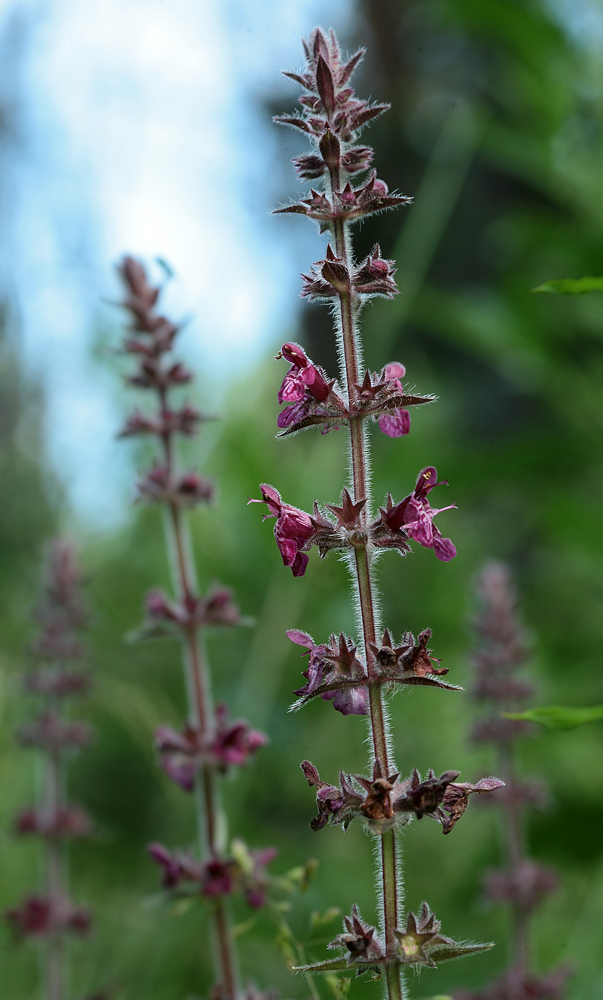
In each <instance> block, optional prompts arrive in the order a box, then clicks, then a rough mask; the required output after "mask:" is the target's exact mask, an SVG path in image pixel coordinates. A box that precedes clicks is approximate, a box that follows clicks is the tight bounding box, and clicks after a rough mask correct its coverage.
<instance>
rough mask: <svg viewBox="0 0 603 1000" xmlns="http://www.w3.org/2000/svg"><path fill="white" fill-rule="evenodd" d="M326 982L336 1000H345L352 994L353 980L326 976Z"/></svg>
mask: <svg viewBox="0 0 603 1000" xmlns="http://www.w3.org/2000/svg"><path fill="white" fill-rule="evenodd" d="M326 982H327V986H328V987H329V990H330V991H331V994H332V995H333V997H334V998H335V1000H345V998H346V997H347V995H348V993H349V992H350V986H351V985H352V980H351V979H347V978H346V977H345V976H333V975H329V976H326Z"/></svg>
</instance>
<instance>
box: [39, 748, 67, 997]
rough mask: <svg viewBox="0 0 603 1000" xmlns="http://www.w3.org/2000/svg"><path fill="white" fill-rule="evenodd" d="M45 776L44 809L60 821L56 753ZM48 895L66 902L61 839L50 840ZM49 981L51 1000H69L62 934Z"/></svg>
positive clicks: (49, 962)
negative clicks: (66, 995) (66, 990)
mask: <svg viewBox="0 0 603 1000" xmlns="http://www.w3.org/2000/svg"><path fill="white" fill-rule="evenodd" d="M45 772H46V773H45V775H44V785H45V788H44V806H45V810H46V812H47V814H48V816H49V817H53V818H54V817H56V816H58V814H59V811H60V808H61V778H62V768H61V758H60V752H59V751H58V750H56V749H54V750H49V751H48V753H47V756H46V768H45ZM46 891H47V895H48V899H49V900H51V902H53V903H55V904H60V903H61V901H62V900H63V899H65V897H66V895H67V893H66V886H65V872H64V858H63V845H62V844H61V842H60V840H59V838H58V837H48V838H47V840H46ZM45 980H46V995H47V1000H65V957H64V950H63V942H62V940H61V934H60V932H59V931H55V932H54V933H52V934H51V935H50V936H49V938H48V942H47V946H46V953H45Z"/></svg>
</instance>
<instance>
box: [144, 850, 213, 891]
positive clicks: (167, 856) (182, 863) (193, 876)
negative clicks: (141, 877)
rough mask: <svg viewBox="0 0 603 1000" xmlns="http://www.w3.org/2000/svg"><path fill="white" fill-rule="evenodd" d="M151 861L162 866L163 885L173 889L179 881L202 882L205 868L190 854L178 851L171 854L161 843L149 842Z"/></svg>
mask: <svg viewBox="0 0 603 1000" xmlns="http://www.w3.org/2000/svg"><path fill="white" fill-rule="evenodd" d="M147 850H148V852H149V854H150V855H151V857H152V859H153V861H155V862H156V863H157V864H158V865H159V866H160V867H161V868H163V886H164V888H165V889H174V888H175V887H176V886H177V885H178V884H179V883H180V882H182V881H187V882H202V881H203V879H204V878H205V868H204V866H203V865H201V864H200V863H199V862H198V861H195V859H194V858H191V857H190V855H188V854H184V853H181V852H178V853H177V854H172V852H171V851H168V849H167V847H164V846H163V844H157V843H154V844H149V845H148V847H147Z"/></svg>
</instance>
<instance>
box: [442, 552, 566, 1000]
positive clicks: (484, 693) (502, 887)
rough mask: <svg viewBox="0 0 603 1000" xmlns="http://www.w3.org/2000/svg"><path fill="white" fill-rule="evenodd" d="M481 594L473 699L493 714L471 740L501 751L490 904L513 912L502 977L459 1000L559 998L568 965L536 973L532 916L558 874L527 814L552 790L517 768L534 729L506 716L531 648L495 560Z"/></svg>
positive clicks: (519, 695)
mask: <svg viewBox="0 0 603 1000" xmlns="http://www.w3.org/2000/svg"><path fill="white" fill-rule="evenodd" d="M476 597H477V613H476V615H475V617H474V619H473V631H474V633H475V649H474V652H473V667H474V678H475V679H474V683H473V689H472V695H473V698H474V699H475V700H476V701H477V702H478V703H479V704H480V705H481V706H483V707H484V708H485V709H486V713H487V714H484V715H483V716H482V717H481V718H480V719H479V721H478V722H476V724H475V726H474V727H473V731H472V733H471V737H472V739H473V741H474V742H476V743H491V744H492V745H493V746H494V747H495V748H496V750H497V757H498V760H497V765H496V766H497V768H500V771H501V774H503V775H504V777H505V788H504V789H503V790H502V791H501V794H500V795H498V796H496V803H497V805H498V806H499V807H500V809H501V811H502V814H503V823H502V824H501V832H502V840H503V843H504V850H505V855H506V857H505V866H504V867H503V868H500V869H493V870H491V871H489V872H487V874H486V877H485V879H484V889H485V895H486V898H487V899H488V900H489V901H490V902H491V903H498V904H506V905H507V906H508V907H509V909H510V915H511V921H510V948H509V960H508V967H507V969H506V971H505V972H504V973H503V974H502V976H500V977H499V978H498V979H497V980H496V981H495V982H494V983H492V984H490V985H489V986H485V987H482V989H479V990H475V991H473V990H469V991H467V990H460V991H459V992H457V993H455V1000H561V998H562V997H563V996H564V995H565V983H566V980H567V977H568V974H569V969H568V968H567V966H560V967H559V968H557V969H554V970H553V971H552V972H548V973H546V974H545V975H538V974H536V973H535V972H534V970H533V965H534V959H533V955H532V950H533V949H532V942H531V937H532V935H531V927H530V924H531V919H532V916H533V914H534V912H535V911H536V909H537V908H538V906H539V905H540V904H541V903H542V901H543V900H544V899H545V898H546V897H547V896H548V894H549V893H550V892H552V891H553V890H554V889H555V888H556V886H557V876H556V874H555V872H553V871H551V870H550V869H548V868H543V867H542V865H539V864H537V863H536V862H535V861H534V860H533V859H532V858H531V857H530V853H529V847H528V842H527V836H526V829H525V826H526V824H525V819H526V816H525V813H526V809H527V808H529V807H530V806H532V807H534V806H535V807H542V805H543V799H544V801H545V802H546V790H545V789H543V787H542V786H541V785H540V784H539V783H537V782H534V781H526V780H522V778H521V774H520V771H519V766H518V764H519V762H518V760H517V756H518V755H517V743H518V741H519V740H520V739H521V738H522V737H525V736H528V735H530V730H531V726H530V723H529V722H527V721H526V720H525V719H522V718H521V717H520V718H519V719H517V718H512V717H511V718H509V717H507V718H505V717H504V715H506V714H507V713H509V712H510V710H512V709H517V708H518V706H519V705H520V704H521V703H522V702H525V700H526V698H529V697H530V695H531V694H532V691H533V688H532V686H531V684H529V683H527V682H526V680H525V679H524V678H523V677H522V676H521V673H520V671H521V669H522V668H523V667H524V666H525V664H526V661H527V660H528V659H529V647H528V644H527V642H526V634H525V631H524V629H523V628H522V626H521V624H520V622H519V619H518V615H517V611H516V598H515V593H514V590H513V586H512V582H511V575H510V572H509V570H508V569H507V567H506V566H503V565H502V564H501V563H495V562H492V563H489V564H488V565H487V566H485V567H484V569H483V571H482V573H481V574H480V577H479V579H478V581H477V588H476ZM501 713H502V714H501Z"/></svg>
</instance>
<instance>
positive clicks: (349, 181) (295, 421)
mask: <svg viewBox="0 0 603 1000" xmlns="http://www.w3.org/2000/svg"><path fill="white" fill-rule="evenodd" d="M304 51H305V56H306V65H305V68H304V70H303V71H302V72H301V73H286V74H285V75H286V76H288V77H290V78H291V79H293V80H294V81H295V82H296V83H298V84H299V85H300V86H301V87H302V88H303V91H304V93H303V95H302V96H301V97H300V103H301V105H302V113H301V114H300V115H294V116H287V115H282V116H278V117H277V118H276V119H275V121H276V122H277V123H278V124H282V125H287V126H290V127H292V128H295V129H298V130H300V131H302V132H303V133H304V134H305V135H306V136H307V137H308V138H309V140H310V142H311V144H312V149H311V151H310V152H309V153H307V154H304V155H302V156H298V157H296V158H295V160H294V164H295V167H296V169H297V171H298V174H299V175H300V177H301V178H302V179H303V180H310V181H312V182H318V183H317V185H316V187H312V188H311V189H310V192H309V194H308V196H307V197H304V198H301V199H300V200H299V201H297V202H294V203H292V204H290V205H287V206H284V207H282V208H280V209H278V210H277V212H279V213H293V214H298V215H304V216H306V217H307V218H309V219H311V220H313V221H314V222H316V223H317V224H318V226H319V229H320V232H321V233H324V232H326V233H327V234H328V244H327V248H326V253H325V256H324V258H323V259H322V260H320V261H318V262H317V263H316V264H314V265H313V266H312V270H311V273H310V274H307V275H303V276H302V278H303V282H304V285H303V290H302V295H303V296H304V297H306V298H308V299H310V300H314V301H319V302H324V303H327V304H329V305H331V307H332V311H333V314H334V316H335V320H336V322H335V334H336V337H337V339H338V346H339V357H340V372H339V378H338V379H335V378H329V376H328V375H327V373H326V372H325V371H324V370H323V369H322V368H321V367H320V366H318V365H315V364H314V363H313V362H312V361H311V359H310V358H308V357H307V356H306V354H305V351H304V350H303V348H302V347H300V346H299V345H298V344H292V343H288V344H285V345H283V347H282V349H281V353H280V355H279V357H282V358H284V359H285V360H286V361H287V362H288V363H289V365H290V368H289V371H288V372H287V374H286V376H285V379H284V381H283V384H282V386H281V389H280V391H279V403H284V404H285V409H284V410H282V411H281V413H280V415H279V417H278V426H279V428H280V435H279V436H280V437H287V436H289V435H291V434H294V433H296V432H298V431H301V430H306V429H307V428H310V427H318V428H319V429H320V430H321V432H322V433H327V432H329V431H335V430H340V429H342V428H345V429H346V431H347V432H348V433H349V436H350V437H349V440H350V449H349V456H350V461H349V488H344V489H343V491H342V496H341V502H340V504H337V505H335V504H323V505H319V503H318V502H315V504H314V510H313V513H312V514H308V513H306V512H305V511H303V510H300V509H299V508H297V507H293V506H292V505H291V504H288V503H285V502H283V500H282V498H281V496H280V494H279V492H278V491H277V490H276V489H275V488H274V487H273V486H270V485H268V484H262V486H261V492H262V497H261V500H259V501H252V502H259V503H264V504H265V505H266V507H267V514H266V515H265V517H267V518H275V525H274V533H275V537H276V542H277V545H278V548H279V551H280V553H281V556H282V558H283V562H284V564H285V566H289V567H290V568H291V570H292V572H293V575H294V576H298V577H299V576H303V575H304V573H305V571H306V567H307V564H308V559H309V557H308V555H307V553H308V551H309V550H310V549H311V548H312V547H313V546H317V547H318V549H319V552H320V555H321V557H324V556H326V555H327V554H328V552H330V551H331V550H337V551H343V552H344V553H345V554H346V557H347V559H348V562H349V565H350V568H351V570H352V576H353V580H354V590H355V595H354V596H355V597H356V598H357V606H358V608H359V621H358V626H359V631H360V633H361V636H360V639H359V641H358V643H354V642H353V641H352V640H351V639H350V638H348V637H347V636H345V635H344V634H343V633H340V634H339V636H337V634H336V633H333V634H332V635H331V636H330V638H329V639H328V641H327V642H325V643H318V644H317V643H315V641H314V639H313V638H312V636H310V635H308V634H307V633H305V632H301V631H299V630H297V629H292V630H290V631H289V632H288V633H287V634H288V636H289V638H290V639H291V640H292V641H293V642H294V643H296V644H297V645H300V646H302V647H305V653H304V654H303V655H307V656H309V660H308V667H307V669H306V670H304V671H303V676H304V678H305V679H306V684H305V685H304V686H303V687H302V688H300V689H298V690H297V691H296V692H295V693H296V695H298V696H299V700H298V701H297V702H296V704H295V705H294V706H293V707H294V708H295V709H297V708H300V707H301V706H302V705H304V704H306V703H307V702H308V701H310V700H311V699H312V698H315V697H320V698H322V699H323V700H325V701H332V703H333V707H334V708H335V709H336V710H337V711H339V712H341V713H342V714H343V715H368V720H369V725H370V744H371V748H372V754H371V759H370V761H369V771H370V777H366V776H363V775H349V774H346V773H345V772H344V771H341V772H340V774H339V784H338V785H330V784H329V783H327V782H326V781H323V780H322V779H321V778H320V774H319V772H318V770H317V768H316V767H315V766H314V764H312V763H310V762H309V761H304V762H303V763H302V765H301V766H302V770H303V773H304V775H305V777H306V780H307V781H308V784H310V785H312V786H314V787H315V789H316V802H317V808H318V815H317V816H316V817H315V818H314V819H313V820H312V823H311V826H312V828H313V829H314V830H319V829H322V828H323V827H324V826H326V825H341V826H342V827H343V828H344V829H345V828H346V827H347V825H348V824H349V823H350V822H351V821H352V820H353V819H355V818H360V819H362V820H363V822H364V823H365V825H366V826H367V828H368V831H369V832H370V833H371V834H372V835H373V836H375V837H378V838H379V842H380V843H379V847H380V849H379V851H378V856H379V859H380V864H379V872H378V880H377V885H376V895H377V897H378V898H380V899H381V900H382V905H381V914H380V918H381V919H380V926H379V929H378V930H377V928H376V927H374V926H371V925H369V924H366V923H364V921H363V920H362V918H361V917H360V914H359V912H358V909H357V907H355V906H354V907H352V913H351V915H350V916H349V917H346V918H345V920H344V933H343V934H341V935H339V936H338V937H337V938H335V940H334V941H333V942H331V945H330V947H332V948H334V949H336V950H338V951H339V952H340V957H339V958H336V959H329V960H326V961H324V962H318V963H314V964H312V965H307V966H304V967H303V968H302V969H300V971H302V972H306V973H307V972H312V973H314V972H325V973H329V972H333V971H338V970H341V971H352V972H356V973H357V974H361V973H362V972H364V971H367V970H369V969H371V970H373V971H374V972H377V973H379V974H380V975H381V976H382V979H383V981H384V982H385V984H386V988H387V995H388V997H389V1000H404V998H405V997H406V996H407V993H406V988H405V985H404V971H405V969H406V968H407V967H409V966H410V967H411V968H414V969H418V968H420V967H421V966H425V965H427V966H434V965H436V964H437V963H438V962H440V961H446V960H448V959H451V958H458V957H460V956H462V955H465V954H469V953H472V952H474V951H479V950H482V949H483V948H487V947H490V945H469V944H462V943H459V942H455V941H453V940H452V939H451V938H448V937H446V936H444V935H443V934H442V933H441V931H440V923H439V921H438V920H437V919H436V917H435V915H434V914H433V913H432V912H431V910H430V909H429V907H428V906H427V904H425V903H424V904H423V906H422V907H421V909H420V911H419V914H418V915H416V914H414V913H412V912H411V913H408V914H407V915H406V918H405V919H403V917H402V913H401V905H402V900H403V884H402V874H401V866H400V865H399V864H398V863H397V861H398V852H399V850H400V847H399V841H400V837H401V831H402V828H403V827H404V825H406V824H407V823H408V822H409V821H410V819H412V818H413V817H416V818H417V819H421V818H422V817H423V816H424V815H429V816H431V817H432V818H433V819H435V820H437V821H438V822H440V823H441V824H442V826H443V830H444V833H449V832H450V830H452V828H453V827H454V825H455V824H456V822H457V821H458V819H460V817H461V816H462V814H463V813H464V811H465V809H466V806H467V803H468V800H469V796H470V795H471V794H473V793H478V794H482V793H484V792H491V791H494V790H495V789H496V788H499V787H500V786H501V785H502V784H503V783H502V782H501V781H500V780H499V779H497V778H484V779H482V780H481V781H479V782H477V783H476V784H469V783H464V782H458V781H457V780H456V779H457V778H458V777H459V772H458V771H447V772H445V773H444V774H443V775H441V776H440V777H439V778H437V777H436V775H435V773H434V772H433V771H431V772H430V773H429V775H427V776H426V777H425V778H423V779H422V778H421V775H420V774H419V772H418V771H417V770H416V769H414V770H413V771H411V773H410V775H409V777H408V778H405V779H401V778H400V772H399V771H398V770H396V765H395V764H394V761H393V748H392V746H391V740H390V733H389V727H388V721H387V712H386V707H385V700H386V698H387V697H389V695H390V694H391V692H393V691H395V690H397V689H398V688H399V687H400V686H401V685H424V686H428V687H437V688H440V689H447V690H458V688H455V687H454V685H451V684H448V683H446V682H444V681H443V680H442V676H443V675H445V674H446V673H447V672H448V671H447V670H446V669H444V668H441V667H440V666H439V661H438V660H436V659H435V658H434V657H433V656H432V655H431V651H430V650H429V649H428V647H427V643H428V641H429V639H430V636H431V631H430V630H429V629H425V630H424V631H423V632H422V633H420V635H419V636H418V638H417V639H415V637H414V635H413V634H412V633H411V632H409V631H406V632H404V633H403V635H402V638H401V640H400V642H399V643H398V644H397V643H396V642H395V641H394V640H393V638H392V634H391V632H390V631H389V630H388V629H385V630H384V631H383V629H382V625H381V623H380V622H379V621H378V620H377V616H376V611H375V609H376V608H377V607H378V606H379V595H378V593H377V589H376V583H375V579H374V575H373V566H374V563H375V559H376V558H377V556H378V555H380V554H381V553H382V552H383V551H384V550H385V549H395V550H396V551H398V552H399V553H400V554H401V555H402V556H406V554H407V553H408V552H410V551H411V544H410V543H411V541H412V540H414V541H416V542H418V543H419V544H420V545H422V546H424V547H426V548H431V549H433V550H434V553H435V555H436V556H437V558H438V559H440V560H441V561H443V562H448V561H449V560H450V559H452V558H454V556H455V555H456V549H455V547H454V545H453V543H452V542H451V540H450V539H449V538H444V537H443V536H442V534H441V532H440V530H439V528H438V527H437V526H436V525H435V524H434V517H435V516H436V514H439V513H440V511H438V510H437V509H433V508H432V507H431V505H430V502H429V494H430V493H431V491H432V490H433V489H435V488H436V486H439V485H443V484H441V483H438V480H437V472H436V469H435V468H434V467H433V466H427V467H426V468H425V469H423V470H422V471H421V472H420V473H419V476H418V478H417V481H416V484H415V487H414V489H413V490H412V492H411V493H410V494H409V495H408V496H406V497H405V498H404V499H403V500H401V501H399V502H397V503H395V502H394V500H393V497H392V496H391V494H390V495H388V496H387V497H386V499H385V502H384V505H383V506H382V507H380V508H379V512H378V514H376V512H375V511H373V510H372V509H371V499H370V474H369V470H370V454H369V450H370V437H369V433H368V426H367V425H368V423H369V422H376V423H377V424H378V426H379V429H380V430H381V432H382V433H384V434H386V435H387V436H388V437H390V438H399V437H403V436H404V435H406V434H408V433H409V431H410V414H409V409H408V408H409V407H413V406H421V405H423V404H425V403H428V402H431V401H432V400H433V399H434V397H433V396H432V395H417V394H415V393H410V392H409V391H407V390H406V389H405V388H404V386H403V384H402V381H401V379H402V378H403V377H404V375H405V369H404V366H403V365H402V364H400V363H399V362H390V363H389V364H386V365H385V366H384V367H383V368H382V369H381V371H380V372H371V371H368V370H365V369H363V366H362V342H361V337H360V330H359V322H358V321H359V317H360V314H361V311H362V308H363V306H364V304H365V303H366V302H367V301H369V300H370V299H371V298H372V297H374V296H382V297H385V298H392V297H393V295H395V294H396V293H397V288H396V284H395V280H394V275H395V267H394V263H393V261H389V260H386V259H384V258H383V257H382V255H381V250H380V248H379V246H378V245H377V246H375V247H374V249H373V250H372V252H371V254H370V255H369V256H368V257H367V258H366V259H365V260H363V261H356V259H355V257H354V253H353V247H352V240H351V227H352V225H353V224H354V223H356V222H358V221H360V220H361V219H363V218H365V217H367V216H369V215H373V214H376V213H378V212H381V211H383V210H386V209H393V208H398V207H401V206H404V205H408V204H409V203H410V201H411V199H410V198H408V197H406V196H404V195H399V194H390V192H389V191H388V188H387V185H386V184H385V183H384V182H383V181H381V180H380V179H378V177H377V174H376V172H375V171H374V170H373V171H372V172H370V174H369V176H368V180H366V179H365V180H364V181H363V182H360V183H359V182H358V175H362V174H363V173H364V174H366V172H367V171H368V170H369V168H370V164H371V160H372V157H373V151H372V150H371V149H370V147H368V146H360V145H357V144H356V143H357V139H358V137H359V134H360V131H361V129H362V128H363V126H364V125H365V124H367V123H368V122H369V121H371V120H373V119H374V118H376V117H377V116H378V115H380V114H381V113H382V112H384V111H386V110H387V109H388V105H383V104H370V103H369V102H367V101H363V100H360V99H358V98H357V97H356V95H355V93H354V91H353V89H352V87H351V86H350V78H351V76H352V73H353V71H354V69H355V68H356V66H357V65H358V63H359V62H360V60H361V58H362V56H363V52H364V50H360V51H359V52H357V53H356V54H355V55H353V56H352V57H351V58H350V59H345V58H344V57H343V55H342V53H341V51H340V48H339V45H338V42H337V39H336V37H335V35H334V33H333V32H332V31H330V32H329V33H325V32H323V31H322V30H321V29H319V28H317V29H315V30H314V31H313V32H312V34H311V35H310V37H309V38H308V39H307V40H306V41H304ZM444 509H448V508H444ZM380 636H381V638H380Z"/></svg>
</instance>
